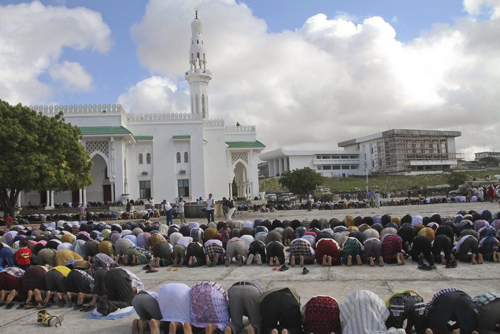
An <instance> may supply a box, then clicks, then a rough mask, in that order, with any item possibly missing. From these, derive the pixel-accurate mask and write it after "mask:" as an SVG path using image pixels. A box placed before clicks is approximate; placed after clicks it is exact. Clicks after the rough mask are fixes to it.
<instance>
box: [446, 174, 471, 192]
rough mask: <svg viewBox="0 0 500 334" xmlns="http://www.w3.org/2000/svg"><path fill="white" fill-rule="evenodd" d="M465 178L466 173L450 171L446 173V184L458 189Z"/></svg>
mask: <svg viewBox="0 0 500 334" xmlns="http://www.w3.org/2000/svg"><path fill="white" fill-rule="evenodd" d="M466 180H467V174H464V173H456V172H451V173H450V174H449V175H448V184H449V185H450V187H452V188H454V189H458V187H460V186H461V185H462V184H464V183H465V181H466Z"/></svg>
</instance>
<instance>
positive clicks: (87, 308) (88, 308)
mask: <svg viewBox="0 0 500 334" xmlns="http://www.w3.org/2000/svg"><path fill="white" fill-rule="evenodd" d="M94 307H95V306H90V305H85V306H84V307H82V308H81V309H80V312H90V311H92V310H93V309H94Z"/></svg>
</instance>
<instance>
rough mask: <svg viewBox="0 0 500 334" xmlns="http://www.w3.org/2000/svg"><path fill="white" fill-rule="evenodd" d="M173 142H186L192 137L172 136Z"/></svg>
mask: <svg viewBox="0 0 500 334" xmlns="http://www.w3.org/2000/svg"><path fill="white" fill-rule="evenodd" d="M172 139H173V140H186V139H191V135H177V136H172Z"/></svg>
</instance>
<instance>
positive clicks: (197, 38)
mask: <svg viewBox="0 0 500 334" xmlns="http://www.w3.org/2000/svg"><path fill="white" fill-rule="evenodd" d="M202 32H203V25H202V24H201V21H200V20H199V19H198V11H196V17H195V19H194V20H193V22H192V23H191V33H192V35H191V47H190V48H189V65H190V69H189V71H187V72H186V80H187V82H188V83H189V86H190V91H191V113H192V114H197V115H201V116H202V117H203V118H204V119H208V118H209V109H208V83H209V82H210V80H211V79H212V73H211V72H210V71H209V70H207V68H206V65H207V58H206V53H205V43H204V41H203V35H202Z"/></svg>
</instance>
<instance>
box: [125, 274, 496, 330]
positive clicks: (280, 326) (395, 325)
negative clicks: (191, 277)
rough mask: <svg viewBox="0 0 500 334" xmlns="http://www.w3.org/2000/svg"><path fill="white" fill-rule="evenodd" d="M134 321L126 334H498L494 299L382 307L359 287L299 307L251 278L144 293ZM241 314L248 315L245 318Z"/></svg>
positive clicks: (453, 295)
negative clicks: (243, 333) (228, 283)
mask: <svg viewBox="0 0 500 334" xmlns="http://www.w3.org/2000/svg"><path fill="white" fill-rule="evenodd" d="M132 305H133V306H134V308H135V310H136V311H137V314H138V316H139V319H136V320H134V321H133V323H132V333H143V332H144V331H145V330H150V332H151V333H153V334H154V333H160V330H162V331H163V332H165V333H167V332H168V333H171V334H174V333H203V332H205V333H214V332H223V333H224V334H236V333H240V332H241V331H242V330H243V329H244V328H245V327H246V331H247V333H249V334H256V333H264V334H278V333H282V334H288V333H290V334H302V333H305V334H309V333H314V334H330V333H344V334H364V333H366V334H369V333H378V334H382V333H393V334H405V333H411V332H412V331H415V333H417V334H424V333H425V334H432V333H436V334H439V333H450V332H451V331H453V333H454V334H455V333H462V334H471V333H476V334H477V333H478V332H479V333H496V332H495V330H497V329H498V324H499V323H500V294H497V293H494V292H487V293H484V294H481V295H479V296H477V297H474V298H471V297H470V296H469V295H467V294H466V293H465V292H463V291H460V290H457V289H454V288H449V289H443V290H441V291H439V292H437V293H436V294H435V295H434V296H433V298H432V300H431V301H430V302H428V303H427V304H425V303H424V300H423V298H422V297H421V296H420V295H419V294H418V293H416V292H414V291H397V292H395V293H394V294H393V295H391V296H390V297H389V298H388V299H387V300H386V301H385V302H384V301H383V300H382V299H381V298H380V297H379V296H377V295H376V294H375V293H373V292H371V291H366V290H358V291H355V292H353V293H352V294H350V295H349V296H347V297H346V299H345V301H344V303H343V304H339V302H338V301H337V300H336V299H335V298H333V297H330V296H327V295H320V296H315V297H312V298H311V299H310V300H309V301H307V302H306V303H305V304H303V306H301V300H300V295H299V294H298V292H297V291H296V290H295V289H294V288H292V287H277V288H271V289H269V290H265V291H264V290H263V289H262V288H261V287H260V286H259V284H257V283H255V282H251V281H241V282H237V283H234V284H233V285H232V286H231V287H230V288H229V289H228V291H227V294H226V292H225V291H224V289H223V288H222V287H221V286H220V285H219V284H218V283H216V282H208V281H202V282H198V283H196V284H195V285H194V286H193V287H189V286H187V285H185V284H182V283H167V284H165V285H163V286H161V287H160V288H159V291H158V293H156V292H152V291H142V292H141V293H139V294H137V295H135V296H134V298H133V299H132ZM244 316H245V317H246V318H244Z"/></svg>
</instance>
